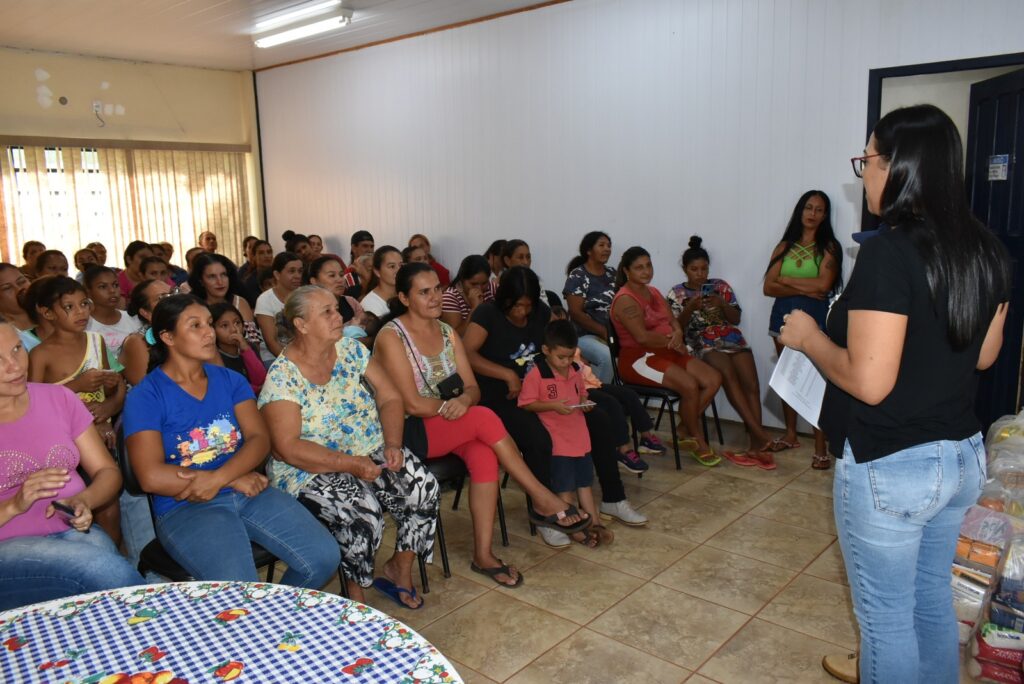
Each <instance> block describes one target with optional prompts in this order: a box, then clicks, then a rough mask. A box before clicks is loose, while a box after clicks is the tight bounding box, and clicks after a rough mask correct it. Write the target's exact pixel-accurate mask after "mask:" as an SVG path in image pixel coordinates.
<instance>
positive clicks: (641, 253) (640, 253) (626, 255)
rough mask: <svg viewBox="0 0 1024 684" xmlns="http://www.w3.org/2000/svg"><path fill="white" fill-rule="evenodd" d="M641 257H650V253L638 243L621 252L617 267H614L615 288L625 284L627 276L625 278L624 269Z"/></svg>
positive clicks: (619, 288)
mask: <svg viewBox="0 0 1024 684" xmlns="http://www.w3.org/2000/svg"><path fill="white" fill-rule="evenodd" d="M641 257H647V258H648V259H650V258H651V253H650V252H648V251H647V250H646V249H644V248H643V247H640V246H639V245H634V246H633V247H630V248H629V249H627V250H626V251H625V252H623V253H622V258H621V259H619V267H618V268H616V269H615V290H616V291H618V290H621V289H622V286H623V285H625V284H626V281H627V280H628V278H626V270H627V269H628V268H629V267H630V266H632V265H633V262H634V261H636V260H637V259H639V258H641Z"/></svg>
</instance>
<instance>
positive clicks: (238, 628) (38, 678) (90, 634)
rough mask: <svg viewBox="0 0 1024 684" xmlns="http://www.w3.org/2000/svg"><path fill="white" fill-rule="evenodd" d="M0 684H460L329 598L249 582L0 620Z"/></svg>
mask: <svg viewBox="0 0 1024 684" xmlns="http://www.w3.org/2000/svg"><path fill="white" fill-rule="evenodd" d="M0 647H2V648H0V681H2V682H5V683H12V684H13V683H14V682H49V683H54V684H62V683H73V684H185V683H191V684H195V683H197V682H227V681H232V680H237V681H239V682H260V683H263V682H267V683H270V682H275V683H276V682H280V683H282V684H291V683H293V682H295V683H298V682H350V681H351V682H360V683H362V682H389V683H394V682H400V683H402V684H420V683H424V684H425V683H427V682H459V681H461V679H460V678H459V675H458V673H457V672H456V671H455V669H454V668H453V667H452V666H451V663H449V662H448V660H447V659H446V658H445V657H444V656H443V655H441V653H440V652H438V650H437V649H435V648H434V647H433V646H431V645H430V644H429V643H428V642H427V641H426V640H425V639H423V637H421V636H420V635H419V634H417V633H416V632H414V631H413V630H412V629H410V628H409V627H406V626H405V625H403V624H402V623H401V622H398V621H397V620H395V619H393V618H391V617H389V616H387V615H385V614H384V613H381V612H378V611H376V610H374V609H373V608H370V607H369V606H366V605H363V604H361V603H356V602H355V601H349V600H348V599H345V598H342V597H340V596H335V595H334V594H327V593H323V592H320V591H312V590H309V589H296V588H295V587H286V586H282V585H279V584H266V583H259V582H251V583H249V582H181V583H175V584H149V585H145V586H140V587H128V588H125V589H116V590H113V591H104V592H99V593H95V594H86V595H82V596H76V597H72V598H68V599H59V600H57V601H50V602H47V603H37V604H35V605H32V606H27V607H25V608H20V609H17V610H11V611H7V612H6V613H0Z"/></svg>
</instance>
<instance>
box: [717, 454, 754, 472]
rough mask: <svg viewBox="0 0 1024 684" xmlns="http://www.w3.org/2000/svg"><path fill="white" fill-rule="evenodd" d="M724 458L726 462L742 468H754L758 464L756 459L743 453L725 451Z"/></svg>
mask: <svg viewBox="0 0 1024 684" xmlns="http://www.w3.org/2000/svg"><path fill="white" fill-rule="evenodd" d="M722 456H724V457H725V460H727V461H729V462H730V463H733V464H735V465H738V466H739V467H741V468H753V467H754V466H756V465H757V464H758V461H757V459H756V458H751V457H750V456H747V454H746V453H745V452H742V451H723V452H722Z"/></svg>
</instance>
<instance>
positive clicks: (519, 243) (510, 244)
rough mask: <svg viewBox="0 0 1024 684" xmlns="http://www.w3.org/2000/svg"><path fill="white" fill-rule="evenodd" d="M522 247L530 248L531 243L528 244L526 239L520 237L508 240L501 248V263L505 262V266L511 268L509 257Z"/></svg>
mask: <svg viewBox="0 0 1024 684" xmlns="http://www.w3.org/2000/svg"><path fill="white" fill-rule="evenodd" d="M520 247H526V248H527V249H529V248H530V245H528V244H526V240H520V239H518V238H516V239H513V240H506V241H505V244H504V245H503V246H502V248H501V263H503V264H505V268H509V266H508V262H507V261H506V260H507V259H511V258H512V255H513V254H515V253H516V250H517V249H519V248H520Z"/></svg>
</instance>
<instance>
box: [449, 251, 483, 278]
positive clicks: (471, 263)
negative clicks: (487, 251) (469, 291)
mask: <svg viewBox="0 0 1024 684" xmlns="http://www.w3.org/2000/svg"><path fill="white" fill-rule="evenodd" d="M477 273H483V274H485V275H486V276H487V277H488V278H489V277H490V276H491V265H490V263H488V261H487V257H484V256H481V255H479V254H470V255H469V256H467V257H466V258H465V259H463V260H462V263H461V264H459V272H458V273H456V274H455V277H454V278H452V285H456V284H461V283H464V282H466V281H467V280H469V279H470V278H472V277H473V276H475V275H476V274H477Z"/></svg>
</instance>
